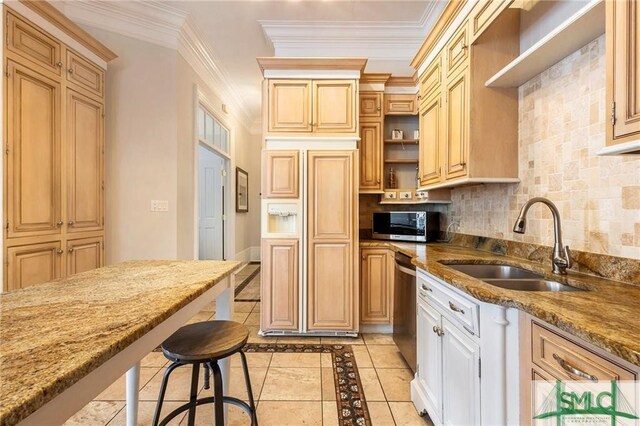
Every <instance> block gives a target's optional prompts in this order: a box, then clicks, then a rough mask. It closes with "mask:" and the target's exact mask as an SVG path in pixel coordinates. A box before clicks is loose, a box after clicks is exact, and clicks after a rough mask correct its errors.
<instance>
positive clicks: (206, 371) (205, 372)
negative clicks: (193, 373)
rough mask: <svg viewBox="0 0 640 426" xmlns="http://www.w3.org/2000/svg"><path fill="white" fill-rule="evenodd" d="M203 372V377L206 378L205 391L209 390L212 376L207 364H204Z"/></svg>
mask: <svg viewBox="0 0 640 426" xmlns="http://www.w3.org/2000/svg"><path fill="white" fill-rule="evenodd" d="M202 370H203V372H204V373H203V376H204V388H205V389H209V387H210V386H209V378H210V376H211V372H210V371H209V366H208V365H207V363H206V362H205V363H203V364H202Z"/></svg>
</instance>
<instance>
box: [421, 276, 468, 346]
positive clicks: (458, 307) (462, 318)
mask: <svg viewBox="0 0 640 426" xmlns="http://www.w3.org/2000/svg"><path fill="white" fill-rule="evenodd" d="M418 291H420V295H421V296H423V295H426V296H427V298H428V300H430V301H431V302H432V303H434V304H435V305H436V306H438V307H439V308H441V309H442V310H443V311H444V312H446V313H447V314H448V315H447V316H448V317H449V318H451V319H453V320H455V321H456V322H458V323H459V324H460V325H461V326H462V327H463V328H464V329H465V330H467V331H468V332H469V333H472V334H475V335H480V325H479V320H478V318H479V314H478V308H479V306H478V304H477V303H475V302H473V301H472V300H470V299H468V298H466V297H464V296H462V295H461V294H458V293H456V292H454V291H452V290H450V289H448V288H446V287H445V286H444V285H443V284H440V283H438V282H436V281H434V280H430V279H424V277H420V278H419V280H418ZM423 297H424V296H423Z"/></svg>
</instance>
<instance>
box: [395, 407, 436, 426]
mask: <svg viewBox="0 0 640 426" xmlns="http://www.w3.org/2000/svg"><path fill="white" fill-rule="evenodd" d="M389 407H390V408H391V414H393V419H394V420H395V422H396V424H397V425H403V426H433V423H432V422H431V420H430V419H429V417H428V416H425V417H420V415H418V411H417V410H416V407H414V406H413V403H412V402H390V403H389Z"/></svg>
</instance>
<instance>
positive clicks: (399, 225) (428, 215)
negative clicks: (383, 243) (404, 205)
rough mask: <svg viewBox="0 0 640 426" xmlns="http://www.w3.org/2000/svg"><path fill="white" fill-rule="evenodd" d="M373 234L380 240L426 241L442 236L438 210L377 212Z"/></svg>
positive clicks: (374, 218) (374, 214)
mask: <svg viewBox="0 0 640 426" xmlns="http://www.w3.org/2000/svg"><path fill="white" fill-rule="evenodd" d="M372 236H373V238H375V239H378V240H393V241H411V242H419V243H426V242H429V241H435V240H437V239H438V238H439V236H440V214H439V213H438V212H375V213H373V229H372Z"/></svg>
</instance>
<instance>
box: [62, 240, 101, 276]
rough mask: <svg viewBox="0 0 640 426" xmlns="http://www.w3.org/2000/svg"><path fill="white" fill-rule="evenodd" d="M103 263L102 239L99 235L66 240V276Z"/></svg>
mask: <svg viewBox="0 0 640 426" xmlns="http://www.w3.org/2000/svg"><path fill="white" fill-rule="evenodd" d="M103 265H104V240H103V238H102V237H101V236H99V237H91V238H79V239H75V240H69V241H67V276H69V275H73V274H79V273H80V272H86V271H91V270H93V269H97V268H100V267H102V266H103Z"/></svg>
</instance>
